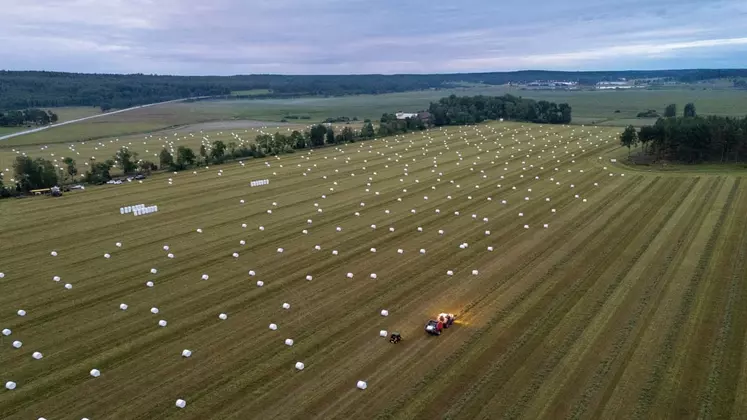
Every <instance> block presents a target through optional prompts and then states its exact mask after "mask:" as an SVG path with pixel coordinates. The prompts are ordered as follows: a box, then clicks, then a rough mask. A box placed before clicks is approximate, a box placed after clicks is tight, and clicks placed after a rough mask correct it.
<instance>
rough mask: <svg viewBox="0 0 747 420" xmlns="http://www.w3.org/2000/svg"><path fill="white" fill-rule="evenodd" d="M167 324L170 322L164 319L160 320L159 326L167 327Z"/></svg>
mask: <svg viewBox="0 0 747 420" xmlns="http://www.w3.org/2000/svg"><path fill="white" fill-rule="evenodd" d="M166 325H168V322H166V320H164V319H162V320H160V321H158V326H160V327H165V326H166Z"/></svg>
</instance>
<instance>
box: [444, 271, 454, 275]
mask: <svg viewBox="0 0 747 420" xmlns="http://www.w3.org/2000/svg"><path fill="white" fill-rule="evenodd" d="M446 275H447V276H453V275H454V271H452V270H447V271H446Z"/></svg>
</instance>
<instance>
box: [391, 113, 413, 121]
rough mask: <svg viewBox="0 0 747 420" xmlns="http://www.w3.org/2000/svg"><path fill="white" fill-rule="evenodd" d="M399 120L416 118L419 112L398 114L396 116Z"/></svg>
mask: <svg viewBox="0 0 747 420" xmlns="http://www.w3.org/2000/svg"><path fill="white" fill-rule="evenodd" d="M394 115H395V116H396V117H397V119H398V120H404V119H405V118H416V117H417V116H418V113H417V112H398V113H396V114H394Z"/></svg>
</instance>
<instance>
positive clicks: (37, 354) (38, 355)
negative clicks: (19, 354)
mask: <svg viewBox="0 0 747 420" xmlns="http://www.w3.org/2000/svg"><path fill="white" fill-rule="evenodd" d="M31 357H33V358H34V359H36V360H41V359H42V358H43V357H44V355H43V354H41V353H40V352H38V351H35V352H34V353H33V354H32V355H31Z"/></svg>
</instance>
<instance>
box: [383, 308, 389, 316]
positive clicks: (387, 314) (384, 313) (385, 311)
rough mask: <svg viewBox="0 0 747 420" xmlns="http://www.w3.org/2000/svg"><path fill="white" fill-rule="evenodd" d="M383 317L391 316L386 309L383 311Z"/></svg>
mask: <svg viewBox="0 0 747 420" xmlns="http://www.w3.org/2000/svg"><path fill="white" fill-rule="evenodd" d="M381 316H389V311H387V310H386V309H382V310H381Z"/></svg>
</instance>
